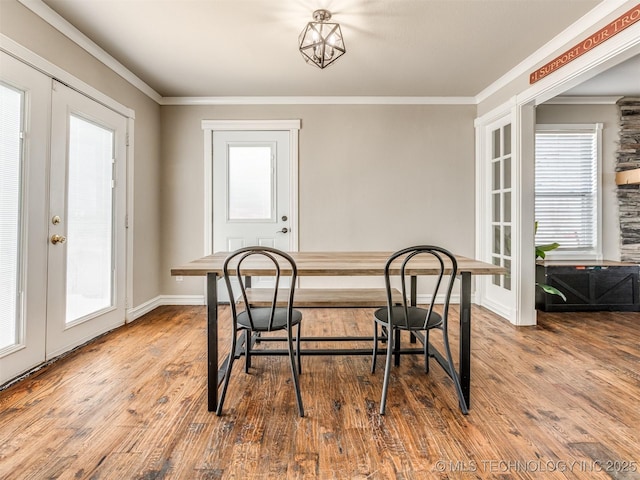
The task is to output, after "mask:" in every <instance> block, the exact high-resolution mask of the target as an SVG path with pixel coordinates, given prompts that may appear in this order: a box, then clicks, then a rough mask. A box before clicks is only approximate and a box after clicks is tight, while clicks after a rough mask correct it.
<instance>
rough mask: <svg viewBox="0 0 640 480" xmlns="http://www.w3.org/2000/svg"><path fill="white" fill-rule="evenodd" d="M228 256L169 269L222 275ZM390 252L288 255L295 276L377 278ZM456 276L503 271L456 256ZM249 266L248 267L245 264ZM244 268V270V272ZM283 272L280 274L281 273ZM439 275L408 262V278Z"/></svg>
mask: <svg viewBox="0 0 640 480" xmlns="http://www.w3.org/2000/svg"><path fill="white" fill-rule="evenodd" d="M228 254H229V253H228V252H216V253H214V254H213V255H208V256H206V257H202V258H199V259H197V260H194V261H192V262H189V263H188V264H186V265H182V266H179V267H175V268H172V269H171V275H173V276H177V275H181V276H205V275H207V274H208V273H217V274H218V275H222V265H223V263H224V260H225V258H226V257H227V255H228ZM391 254H392V252H289V255H291V256H292V257H293V259H294V260H295V262H296V265H297V267H298V276H378V275H384V266H385V264H386V262H387V259H388V258H389V257H390V256H391ZM455 257H456V260H457V262H458V273H463V272H468V273H471V274H473V275H502V274H505V273H507V270H506V269H505V268H503V267H499V266H496V265H492V264H490V263H486V262H481V261H480V260H474V259H471V258H467V257H463V256H460V255H456V256H455ZM249 262H251V263H249ZM245 266H246V268H244V267H245ZM283 271H284V270H283ZM438 272H439V265H438V264H437V261H436V260H435V259H432V258H426V257H424V258H417V259H414V260H412V267H411V268H410V269H407V274H408V275H433V274H435V273H438ZM243 273H244V274H245V275H269V274H271V273H273V272H272V269H271V268H269V264H268V261H267V262H265V261H263V260H261V259H259V258H258V259H256V260H254V259H248V260H247V261H246V262H245V263H244V264H243ZM392 273H397V272H393V269H392Z"/></svg>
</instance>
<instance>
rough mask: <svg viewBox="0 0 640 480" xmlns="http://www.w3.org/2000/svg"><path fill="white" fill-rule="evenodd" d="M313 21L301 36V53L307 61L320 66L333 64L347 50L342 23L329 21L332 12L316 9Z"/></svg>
mask: <svg viewBox="0 0 640 480" xmlns="http://www.w3.org/2000/svg"><path fill="white" fill-rule="evenodd" d="M313 20H314V21H313V22H309V23H307V26H306V27H305V28H304V30H302V32H301V33H300V37H299V42H300V53H301V54H302V56H303V58H304V60H305V61H306V62H307V63H310V64H312V65H315V66H316V67H318V68H325V67H328V66H329V65H332V64H333V62H335V61H336V60H337V59H338V58H340V57H341V56H342V55H344V54H345V52H346V51H347V50H346V49H345V47H344V39H343V38H342V30H340V24H338V23H329V20H331V12H329V11H328V10H316V11H315V12H313Z"/></svg>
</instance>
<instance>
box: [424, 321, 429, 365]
mask: <svg viewBox="0 0 640 480" xmlns="http://www.w3.org/2000/svg"><path fill="white" fill-rule="evenodd" d="M424 373H429V329H427V330H425V331H424Z"/></svg>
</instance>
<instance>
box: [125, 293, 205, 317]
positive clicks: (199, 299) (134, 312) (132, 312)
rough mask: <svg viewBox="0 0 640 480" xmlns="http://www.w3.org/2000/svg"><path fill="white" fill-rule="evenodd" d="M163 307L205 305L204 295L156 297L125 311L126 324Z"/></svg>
mask: <svg viewBox="0 0 640 480" xmlns="http://www.w3.org/2000/svg"><path fill="white" fill-rule="evenodd" d="M165 305H206V302H205V297H204V295H158V296H157V297H155V298H152V299H151V300H148V301H146V302H144V303H142V304H140V305H138V306H137V307H134V308H130V309H128V310H127V322H133V321H134V320H137V319H138V318H140V317H142V316H143V315H146V314H147V313H149V312H151V311H152V310H155V309H156V308H158V307H162V306H165Z"/></svg>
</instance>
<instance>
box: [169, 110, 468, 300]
mask: <svg viewBox="0 0 640 480" xmlns="http://www.w3.org/2000/svg"><path fill="white" fill-rule="evenodd" d="M475 112H476V109H475V106H471V105H470V106H396V105H394V106H387V105H379V106H376V105H366V106H364V105H357V106H356V105H279V106H209V107H205V106H164V107H162V109H161V117H162V135H161V137H162V148H161V151H162V165H163V169H162V179H161V182H162V212H163V231H162V239H163V241H162V269H161V270H162V279H163V282H162V291H163V293H165V294H174V295H177V294H201V293H202V291H203V287H202V285H203V284H202V280H201V279H194V278H191V279H189V278H186V277H185V280H184V282H182V283H177V282H176V281H175V279H173V278H171V277H170V275H169V270H170V268H171V266H175V265H179V264H183V263H185V262H188V261H190V260H193V259H194V258H197V257H199V256H202V254H203V252H204V230H203V216H204V203H203V196H204V179H203V174H204V147H203V143H204V142H203V137H204V134H203V130H202V127H201V122H202V120H205V119H206V120H228V119H247V120H252V119H301V124H302V128H301V130H300V149H299V207H300V209H299V238H300V245H299V248H300V250H307V251H313V250H316V251H317V250H353V249H365V250H392V249H396V248H400V247H403V246H408V245H410V244H414V243H436V244H440V245H443V246H446V247H448V248H450V249H451V250H453V251H454V252H456V253H458V254H462V255H466V256H473V255H474V248H475V233H474V228H475V227H474V216H475V210H474V208H475V207H474V203H475V198H474V195H475V174H474V172H475V167H474V162H475V159H474V126H473V120H474V118H475Z"/></svg>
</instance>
